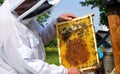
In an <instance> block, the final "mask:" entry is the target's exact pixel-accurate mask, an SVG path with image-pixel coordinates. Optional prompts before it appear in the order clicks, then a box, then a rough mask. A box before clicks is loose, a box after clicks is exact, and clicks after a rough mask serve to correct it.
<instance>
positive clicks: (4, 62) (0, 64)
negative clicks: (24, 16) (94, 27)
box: [0, 0, 67, 74]
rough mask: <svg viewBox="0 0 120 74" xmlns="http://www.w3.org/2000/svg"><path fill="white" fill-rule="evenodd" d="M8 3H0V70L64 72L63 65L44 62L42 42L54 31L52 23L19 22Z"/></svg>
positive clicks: (10, 72) (7, 72)
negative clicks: (43, 26)
mask: <svg viewBox="0 0 120 74" xmlns="http://www.w3.org/2000/svg"><path fill="white" fill-rule="evenodd" d="M16 1H19V0H16ZM10 7H11V6H10V4H9V0H5V2H4V3H3V4H2V6H0V74H67V69H66V68H64V67H63V66H56V65H49V64H48V63H46V62H44V60H45V50H44V44H46V43H48V42H49V41H51V40H52V39H53V38H54V37H55V35H56V32H55V28H54V23H51V24H49V25H47V26H45V28H41V27H40V26H39V23H38V22H36V21H35V20H33V21H31V22H30V23H29V24H26V25H25V24H22V23H21V22H20V20H18V19H17V18H16V17H15V16H14V15H13V14H12V13H11V9H10Z"/></svg>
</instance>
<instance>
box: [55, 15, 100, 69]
mask: <svg viewBox="0 0 120 74" xmlns="http://www.w3.org/2000/svg"><path fill="white" fill-rule="evenodd" d="M92 17H93V14H90V15H87V16H84V17H80V18H76V19H73V20H72V21H67V22H62V23H57V24H56V28H57V40H58V50H59V60H60V64H61V65H63V66H65V67H66V68H70V67H76V68H79V69H82V70H84V71H89V70H95V69H97V68H98V67H99V58H98V52H97V46H96V39H95V32H94V27H93V18H92Z"/></svg>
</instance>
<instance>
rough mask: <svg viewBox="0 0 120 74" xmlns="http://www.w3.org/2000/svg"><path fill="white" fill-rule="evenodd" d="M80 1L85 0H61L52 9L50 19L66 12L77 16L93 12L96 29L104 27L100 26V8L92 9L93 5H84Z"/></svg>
mask: <svg viewBox="0 0 120 74" xmlns="http://www.w3.org/2000/svg"><path fill="white" fill-rule="evenodd" d="M80 1H84V0H61V2H60V3H59V4H58V5H57V6H56V7H55V8H54V9H52V12H51V17H50V19H54V18H56V17H58V16H59V15H61V14H63V13H66V12H69V13H72V14H75V15H76V16H77V17H81V16H85V15H88V14H91V13H93V14H94V17H93V21H94V26H95V31H98V30H100V29H102V28H101V26H99V18H100V17H99V9H98V8H94V9H91V6H89V7H82V6H81V5H80V4H79V2H80Z"/></svg>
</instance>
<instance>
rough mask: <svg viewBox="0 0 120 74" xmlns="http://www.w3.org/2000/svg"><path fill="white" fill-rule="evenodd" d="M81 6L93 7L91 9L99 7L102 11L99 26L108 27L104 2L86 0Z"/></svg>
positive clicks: (100, 0)
mask: <svg viewBox="0 0 120 74" xmlns="http://www.w3.org/2000/svg"><path fill="white" fill-rule="evenodd" d="M80 4H81V5H82V6H91V9H93V8H95V7H98V8H99V11H100V23H99V25H106V26H108V20H107V11H106V8H105V5H104V0H85V1H81V2H80Z"/></svg>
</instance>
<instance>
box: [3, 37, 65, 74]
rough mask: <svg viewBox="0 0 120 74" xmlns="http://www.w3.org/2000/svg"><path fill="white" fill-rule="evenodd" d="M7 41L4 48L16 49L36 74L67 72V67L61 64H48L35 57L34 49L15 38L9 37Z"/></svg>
mask: <svg viewBox="0 0 120 74" xmlns="http://www.w3.org/2000/svg"><path fill="white" fill-rule="evenodd" d="M7 43H8V44H9V46H5V47H6V49H9V48H12V50H17V51H18V53H19V55H20V57H21V58H22V59H23V60H24V62H25V63H26V64H27V65H28V66H29V67H30V68H32V69H33V70H35V71H37V73H38V74H67V69H66V68H64V67H63V66H56V65H53V64H51V65H50V64H48V63H46V62H44V61H43V60H40V59H36V58H35V56H34V55H35V53H34V52H35V50H33V49H31V48H30V47H29V46H27V45H24V44H21V43H19V41H18V40H16V38H11V39H10V40H9V42H7ZM14 64H15V63H14ZM16 64H17V63H16Z"/></svg>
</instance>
